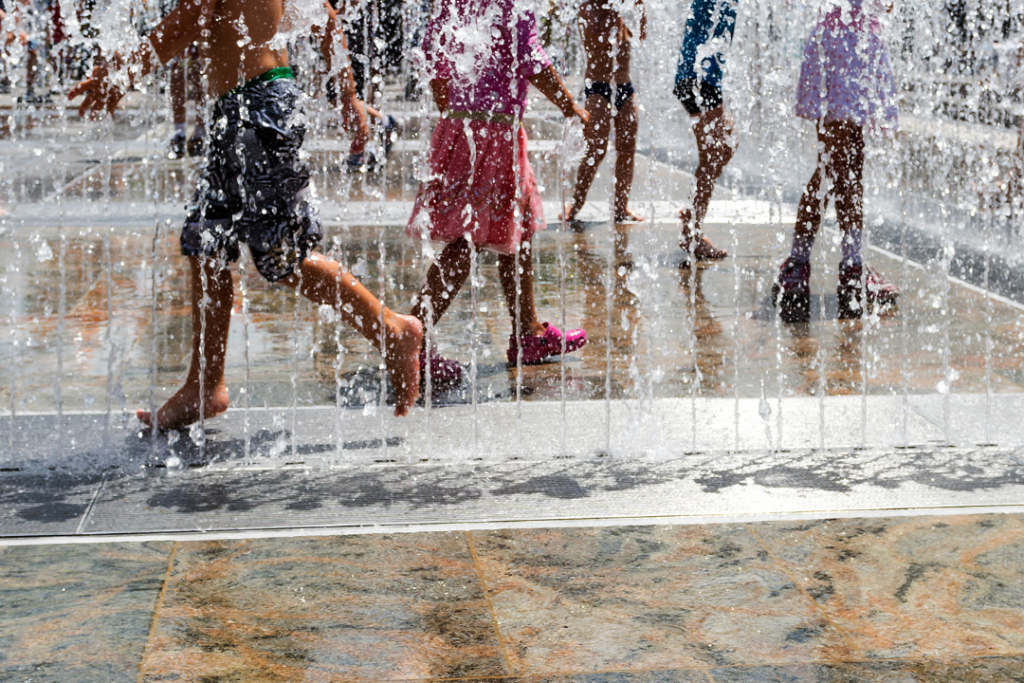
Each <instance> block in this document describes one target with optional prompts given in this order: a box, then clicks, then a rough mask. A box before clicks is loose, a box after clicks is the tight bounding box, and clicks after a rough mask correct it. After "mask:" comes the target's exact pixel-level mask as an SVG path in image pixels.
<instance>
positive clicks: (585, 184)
mask: <svg viewBox="0 0 1024 683" xmlns="http://www.w3.org/2000/svg"><path fill="white" fill-rule="evenodd" d="M579 25H580V33H581V34H582V36H583V47H584V49H585V50H586V53H587V66H586V70H585V72H584V76H585V77H586V79H587V81H588V82H591V83H594V82H599V83H608V84H611V83H612V81H613V77H614V75H615V74H614V70H615V57H614V55H613V54H612V52H613V51H612V45H613V43H615V42H616V35H617V31H618V28H619V16H618V14H616V13H615V12H613V11H611V10H609V9H607V8H605V7H603V6H602V4H601V3H600V2H591V1H590V0H584V2H583V3H582V4H581V5H580V11H579ZM586 108H587V111H588V112H590V121H589V122H588V123H587V125H586V127H584V129H583V136H584V138H585V139H586V142H587V151H586V154H584V156H583V160H582V161H581V162H580V167H579V170H578V171H577V173H576V189H575V191H574V192H573V197H572V205H571V206H569V207H568V208H567V209H566V212H565V217H566V219H567V220H570V221H571V220H573V219H575V218H576V214H578V213H579V212H580V209H582V208H583V205H584V204H585V203H586V201H587V194H588V193H589V192H590V186H591V185H592V184H593V182H594V177H595V176H596V175H597V167H598V166H600V165H601V162H602V161H603V160H604V156H605V154H606V153H607V151H608V137H609V135H610V134H611V115H612V105H611V103H610V102H609V101H608V100H606V99H605V98H604V97H602V96H601V95H598V94H593V95H591V96H590V97H588V98H587V103H586Z"/></svg>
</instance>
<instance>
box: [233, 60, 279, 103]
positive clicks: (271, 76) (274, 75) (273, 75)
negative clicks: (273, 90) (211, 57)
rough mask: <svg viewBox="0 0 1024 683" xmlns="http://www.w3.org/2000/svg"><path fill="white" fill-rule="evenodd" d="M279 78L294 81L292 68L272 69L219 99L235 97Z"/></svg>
mask: <svg viewBox="0 0 1024 683" xmlns="http://www.w3.org/2000/svg"><path fill="white" fill-rule="evenodd" d="M279 78H287V79H288V80H294V79H295V74H293V73H292V68H291V67H290V66H278V67H274V68H273V69H271V70H270V71H264V72H263V73H261V74H260V75H259V76H257V77H256V78H250V79H249V80H248V81H246V82H245V85H240V86H238V87H237V88H235V89H234V90H229V91H228V92H226V93H224V94H223V95H221V96H220V99H222V100H223V99H224V98H225V97H231V96H232V95H237V94H238V93H240V92H244V91H246V90H248V89H249V88H252V87H254V86H257V85H259V84H260V83H267V82H269V81H276V80H277V79H279Z"/></svg>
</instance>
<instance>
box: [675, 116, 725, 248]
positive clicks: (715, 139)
mask: <svg viewBox="0 0 1024 683" xmlns="http://www.w3.org/2000/svg"><path fill="white" fill-rule="evenodd" d="M693 134H694V137H695V138H696V139H697V152H698V163H697V170H696V172H695V173H694V179H695V185H696V188H695V191H694V195H693V208H692V209H691V208H690V207H683V209H682V210H681V211H680V212H679V218H680V219H682V221H683V230H682V237H681V239H680V246H682V248H683V249H684V250H685V251H688V252H690V253H692V254H694V256H695V257H696V258H697V259H698V260H703V259H723V258H725V257H726V256H728V255H729V254H728V252H726V251H725V250H724V249H718V248H716V247H715V246H713V245H712V244H711V242H710V241H709V240H708V239H707V238H706V237H704V231H703V225H704V216H706V215H707V212H708V206H709V205H710V204H711V196H712V195H713V194H714V192H715V183H716V182H717V180H718V178H719V177H721V175H722V170H723V169H725V166H726V164H728V163H729V160H730V159H732V154H733V150H732V147H731V146H730V145H729V136H730V135H732V119H731V118H730V117H729V115H728V114H726V113H725V109H724V108H723V107H716V108H715V109H712V110H711V111H708V112H704V113H702V114H700V115H699V116H698V118H697V121H696V122H695V123H694V124H693Z"/></svg>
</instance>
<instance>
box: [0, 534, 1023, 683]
mask: <svg viewBox="0 0 1024 683" xmlns="http://www.w3.org/2000/svg"><path fill="white" fill-rule="evenodd" d="M0 614H2V617H3V618H2V619H0V680H3V681H10V682H12V683H14V682H18V683H23V682H24V683H27V682H29V681H32V682H33V683H44V682H50V681H53V682H54V683H57V682H60V683H77V682H79V681H81V682H83V683H84V682H90V683H91V682H94V681H104V682H109V683H114V682H117V681H195V682H196V683H199V682H208V681H249V682H262V681H299V680H303V681H352V682H359V681H412V680H472V681H487V680H496V681H497V680H509V679H526V680H551V681H580V682H583V681H586V682H588V683H589V682H599V681H600V682H604V681H608V682H609V683H612V682H616V683H618V682H627V681H638V682H640V681H643V682H654V681H678V682H687V683H689V682H691V681H693V682H698V681H699V682H701V683H711V682H726V681H728V682H739V681H744V682H748V681H749V682H751V683H753V682H755V681H757V682H765V683H768V682H771V683H775V682H778V683H782V682H787V683H789V682H793V683H798V682H799V683H802V682H805V681H806V682H808V683H810V682H812V681H813V682H815V683H824V682H837V683H838V682H840V681H842V682H844V683H854V682H856V683H904V682H906V683H909V682H911V681H916V682H922V683H924V682H928V683H953V682H964V683H967V682H970V683H1009V682H1011V681H1022V680H1024V515H1020V514H987V515H966V516H942V517H932V516H919V517H889V518H886V517H881V518H870V519H867V518H853V519H842V520H839V519H833V520H817V521H813V520H811V521H779V522H761V523H727V524H717V525H704V526H700V525H694V526H687V525H674V526H612V527H603V528H588V527H576V528H557V527H555V528H546V529H492V530H474V531H451V532H435V533H406V534H387V535H375V534H363V535H350V536H328V537H316V536H299V537H279V538H236V539H221V540H208V541H174V540H160V541H149V542H126V543H86V544H72V545H10V544H6V545H3V546H0Z"/></svg>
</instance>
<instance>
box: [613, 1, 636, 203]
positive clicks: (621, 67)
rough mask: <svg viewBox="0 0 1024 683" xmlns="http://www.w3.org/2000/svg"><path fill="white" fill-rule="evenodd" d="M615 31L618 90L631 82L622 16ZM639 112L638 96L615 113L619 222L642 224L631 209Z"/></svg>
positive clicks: (631, 98)
mask: <svg viewBox="0 0 1024 683" xmlns="http://www.w3.org/2000/svg"><path fill="white" fill-rule="evenodd" d="M616 24H617V26H616V31H615V87H616V88H618V87H619V86H620V85H623V84H625V83H630V82H631V81H632V79H631V78H630V75H629V63H630V56H631V52H630V50H631V48H630V42H629V40H630V37H631V36H630V33H629V29H628V28H626V22H625V21H623V20H622V17H617V22H616ZM638 122H639V111H638V108H637V104H636V96H635V95H634V96H632V97H630V98H629V99H627V100H626V101H625V102H623V103H622V109H619V110H618V111H617V112H616V113H615V206H614V215H615V220H616V221H619V222H621V221H642V220H643V217H642V216H640V215H638V214H636V213H634V212H633V211H630V210H629V193H630V190H632V189H633V166H634V162H635V157H636V131H637V125H638Z"/></svg>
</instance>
